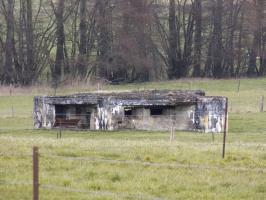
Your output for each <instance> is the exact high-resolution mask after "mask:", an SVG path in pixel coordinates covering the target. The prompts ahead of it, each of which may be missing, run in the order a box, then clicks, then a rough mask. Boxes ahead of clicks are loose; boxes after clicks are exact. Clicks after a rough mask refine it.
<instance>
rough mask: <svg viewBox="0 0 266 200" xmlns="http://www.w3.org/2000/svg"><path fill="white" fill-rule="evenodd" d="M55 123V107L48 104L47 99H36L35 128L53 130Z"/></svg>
mask: <svg viewBox="0 0 266 200" xmlns="http://www.w3.org/2000/svg"><path fill="white" fill-rule="evenodd" d="M54 122H55V106H54V105H51V104H47V103H46V102H45V97H43V98H35V99H34V127H35V128H52V127H53V124H54Z"/></svg>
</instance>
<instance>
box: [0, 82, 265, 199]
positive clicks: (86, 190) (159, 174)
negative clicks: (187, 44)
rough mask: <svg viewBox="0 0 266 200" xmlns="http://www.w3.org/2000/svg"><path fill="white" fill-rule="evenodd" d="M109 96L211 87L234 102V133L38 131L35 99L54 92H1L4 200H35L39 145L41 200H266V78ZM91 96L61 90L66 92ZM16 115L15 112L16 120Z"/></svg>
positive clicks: (164, 85) (169, 85) (0, 190)
mask: <svg viewBox="0 0 266 200" xmlns="http://www.w3.org/2000/svg"><path fill="white" fill-rule="evenodd" d="M102 88H103V89H105V90H131V89H134V90H139V89H203V90H205V91H206V92H207V95H219V96H227V97H229V101H230V106H229V111H230V115H229V134H228V138H227V142H228V143H227V146H226V152H227V154H226V157H225V159H221V151H222V135H214V138H213V137H212V135H210V134H198V133H185V132H177V133H176V140H175V141H172V142H170V140H169V137H170V134H169V133H167V132H155V133H154V132H141V131H138V132H129V131H120V132H108V133H105V132H73V131H63V135H62V136H63V137H62V139H57V138H56V134H57V131H56V130H52V131H45V130H32V118H31V113H32V98H33V96H34V95H43V94H42V93H43V91H45V92H44V93H45V94H52V92H53V91H52V89H49V88H48V89H45V90H43V89H39V88H28V89H14V91H13V92H12V96H11V95H10V94H9V92H8V90H6V89H2V90H1V89H0V91H2V92H1V94H0V113H1V117H0V199H3V200H4V199H15V200H19V199H31V198H32V156H31V154H32V147H33V146H38V147H39V151H40V184H41V185H40V199H47V200H48V199H49V200H50V199H69V200H70V199H71V200H72V199H265V198H266V125H265V122H266V112H263V113H259V112H258V111H259V106H260V105H259V102H260V98H261V96H263V95H264V96H265V97H266V79H243V80H241V82H240V90H239V91H238V89H237V88H238V80H182V81H171V82H160V83H148V84H130V85H124V86H102ZM74 91H75V92H85V91H87V89H86V87H83V88H74V87H73V88H69V87H65V88H60V89H59V91H58V94H68V93H73V92H74ZM12 113H13V114H12Z"/></svg>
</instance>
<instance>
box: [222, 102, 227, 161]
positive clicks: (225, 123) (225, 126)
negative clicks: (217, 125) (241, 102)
mask: <svg viewBox="0 0 266 200" xmlns="http://www.w3.org/2000/svg"><path fill="white" fill-rule="evenodd" d="M227 124H228V98H226V103H225V120H224V137H223V154H222V157H223V158H224V157H225V143H226V135H227V128H228V127H227Z"/></svg>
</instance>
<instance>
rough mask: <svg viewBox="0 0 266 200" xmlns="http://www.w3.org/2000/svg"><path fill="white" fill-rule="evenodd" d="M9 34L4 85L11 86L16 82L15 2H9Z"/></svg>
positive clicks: (7, 20) (7, 37)
mask: <svg viewBox="0 0 266 200" xmlns="http://www.w3.org/2000/svg"><path fill="white" fill-rule="evenodd" d="M6 23H7V33H6V44H5V64H4V70H3V74H4V75H3V78H4V84H10V83H12V81H14V79H13V78H14V77H13V75H14V58H13V52H14V49H13V48H14V0H8V1H7V15H6Z"/></svg>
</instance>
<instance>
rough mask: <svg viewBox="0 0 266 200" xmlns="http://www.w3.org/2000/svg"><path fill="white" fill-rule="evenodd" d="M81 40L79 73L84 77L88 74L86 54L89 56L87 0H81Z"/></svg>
mask: <svg viewBox="0 0 266 200" xmlns="http://www.w3.org/2000/svg"><path fill="white" fill-rule="evenodd" d="M79 12H80V24H79V31H80V41H79V58H78V74H79V76H80V77H81V78H84V77H85V76H86V74H87V66H86V63H87V62H86V56H87V46H88V45H87V38H88V37H87V20H86V19H87V0H81V1H80V7H79Z"/></svg>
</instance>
